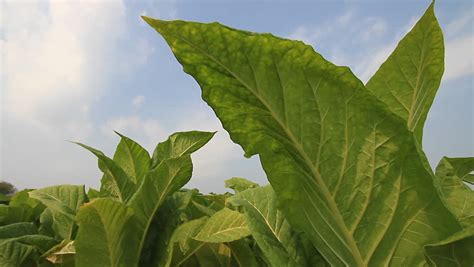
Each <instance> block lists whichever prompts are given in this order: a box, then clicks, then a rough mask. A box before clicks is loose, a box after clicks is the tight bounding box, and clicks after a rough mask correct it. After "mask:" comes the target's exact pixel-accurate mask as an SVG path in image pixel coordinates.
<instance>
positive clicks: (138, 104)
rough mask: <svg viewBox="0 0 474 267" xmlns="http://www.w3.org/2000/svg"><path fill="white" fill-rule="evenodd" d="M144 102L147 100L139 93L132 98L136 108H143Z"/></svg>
mask: <svg viewBox="0 0 474 267" xmlns="http://www.w3.org/2000/svg"><path fill="white" fill-rule="evenodd" d="M144 102H145V97H144V96H142V95H137V96H135V97H134V98H133V99H132V105H133V107H134V108H136V109H139V108H141V107H142V105H143V103H144Z"/></svg>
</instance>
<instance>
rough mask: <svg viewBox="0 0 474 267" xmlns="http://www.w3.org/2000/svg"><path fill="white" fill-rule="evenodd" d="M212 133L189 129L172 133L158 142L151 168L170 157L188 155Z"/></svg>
mask: <svg viewBox="0 0 474 267" xmlns="http://www.w3.org/2000/svg"><path fill="white" fill-rule="evenodd" d="M214 134H215V132H214V133H210V132H200V131H189V132H177V133H174V134H172V135H171V136H170V137H169V138H168V140H166V141H165V142H162V143H159V144H158V145H157V146H156V148H155V151H154V152H153V158H152V164H151V165H152V168H154V167H156V166H158V164H160V162H161V161H163V160H165V159H170V158H178V157H181V156H184V155H189V154H191V153H193V152H195V151H196V150H198V149H199V148H201V147H202V146H204V145H205V144H207V142H209V140H211V138H212V137H213V136H214Z"/></svg>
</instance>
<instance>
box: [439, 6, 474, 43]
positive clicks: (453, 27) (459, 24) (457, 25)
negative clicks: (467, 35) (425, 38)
mask: <svg viewBox="0 0 474 267" xmlns="http://www.w3.org/2000/svg"><path fill="white" fill-rule="evenodd" d="M473 20H474V9H473V8H470V9H469V10H468V11H465V12H464V14H462V15H460V16H456V19H454V20H452V21H451V22H449V23H448V25H447V26H446V31H445V32H446V36H447V37H448V38H451V37H453V36H456V35H459V34H460V33H462V32H463V31H465V30H466V28H467V30H470V31H472V25H473V23H474V21H473Z"/></svg>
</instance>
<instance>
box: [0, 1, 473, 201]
mask: <svg viewBox="0 0 474 267" xmlns="http://www.w3.org/2000/svg"><path fill="white" fill-rule="evenodd" d="M473 3H474V2H472V1H453V0H438V1H436V7H435V9H436V14H437V17H438V19H439V21H440V24H441V27H442V29H443V31H444V34H445V45H446V66H445V68H446V71H445V74H444V77H443V80H442V83H441V87H440V89H439V91H438V95H437V97H436V99H435V101H434V103H433V106H432V108H431V111H430V113H429V115H428V118H427V121H426V124H425V131H424V133H425V135H424V141H423V142H424V144H423V145H424V149H425V152H426V154H427V156H428V159H429V161H430V163H431V165H432V166H435V165H436V163H437V162H438V161H439V160H440V158H441V157H442V156H450V157H461V156H473V155H474V129H473V128H474V118H473V116H474V109H473V105H472V101H473V100H474V97H473V91H474V90H473V88H474V51H473V50H474V4H473ZM429 4H430V2H429V1H401V0H398V1H350V0H349V1H229V0H220V1H217V0H216V1H200V0H194V1H180V0H174V1H173V0H169V1H159V0H158V1H148V0H139V1H127V0H117V1H112V0H104V1H77V0H69V1H67V0H63V1H52V0H49V1H23V0H16V1H0V51H1V63H0V88H1V94H0V103H1V104H0V110H1V116H0V151H1V153H0V180H6V181H8V182H10V183H13V184H14V185H15V186H16V187H17V188H20V189H21V188H39V187H45V186H50V185H56V184H85V185H87V186H90V187H96V188H97V187H99V184H100V177H101V174H100V172H99V170H98V168H97V159H96V158H95V157H94V156H93V155H92V154H90V153H89V152H88V151H86V150H84V149H83V148H80V147H79V146H77V145H74V144H72V143H70V142H67V140H72V141H79V142H82V143H85V144H88V145H90V146H92V147H95V148H97V149H100V150H102V151H103V152H104V153H106V154H107V155H109V156H110V157H112V155H113V152H114V149H115V146H116V145H117V144H118V142H119V137H118V136H117V135H116V134H115V133H114V132H113V131H114V130H116V131H119V132H120V133H122V134H124V135H126V136H128V137H130V138H132V139H134V140H136V141H137V142H138V143H140V144H142V145H143V146H144V147H145V148H146V149H147V150H148V151H149V152H150V153H151V152H152V151H153V149H154V147H155V146H156V144H157V143H158V142H161V141H163V140H165V139H166V138H167V137H168V136H169V135H170V134H172V133H173V132H176V131H187V130H204V131H218V133H217V134H216V136H215V137H214V138H213V139H212V140H211V141H210V143H209V144H208V145H206V146H205V147H204V148H202V149H201V150H200V151H198V152H196V153H195V154H193V163H194V172H193V178H192V179H191V181H190V182H189V183H188V184H187V186H186V187H188V188H193V187H197V188H199V189H200V190H201V191H202V192H223V191H224V180H226V179H228V178H231V177H245V178H248V179H251V180H253V181H256V182H258V183H260V184H266V183H267V181H266V177H265V173H264V172H263V170H262V168H261V167H260V163H259V160H258V157H253V158H250V159H246V158H244V157H243V150H242V149H241V148H240V147H239V146H238V145H235V144H233V143H232V141H231V140H230V138H229V136H228V134H227V132H225V130H223V129H222V127H221V124H220V122H219V121H218V120H217V118H216V117H215V115H214V114H213V112H212V110H211V109H210V108H209V107H208V106H207V105H206V104H205V103H204V102H203V101H202V100H201V97H200V89H199V87H198V85H197V83H196V82H195V81H194V80H193V79H192V78H191V77H190V76H188V75H187V74H185V73H184V72H183V71H182V67H181V66H180V65H179V64H178V62H177V61H176V59H175V58H174V57H173V55H172V53H171V51H170V49H169V47H168V46H167V45H166V43H165V42H164V40H163V39H162V38H161V37H160V36H159V35H158V34H157V33H156V32H155V31H154V30H153V29H151V28H150V27H149V26H148V25H146V24H145V23H144V22H143V21H142V20H141V19H140V15H146V16H150V17H155V18H160V19H165V20H171V19H182V20H190V21H199V22H213V21H218V22H220V23H222V24H225V25H228V26H231V27H234V28H238V29H244V30H249V31H254V32H271V33H273V34H275V35H277V36H281V37H285V38H291V39H298V40H302V41H304V42H305V43H307V44H310V45H312V46H313V47H314V48H315V49H316V51H318V52H319V53H321V54H322V55H323V56H324V57H325V58H326V59H328V60H330V61H332V62H333V63H335V64H337V65H344V66H349V67H350V68H351V69H352V71H353V72H354V73H355V74H356V75H357V76H358V77H359V78H360V79H361V80H362V81H363V82H366V81H367V80H368V79H369V78H370V76H371V75H372V74H374V73H375V71H376V70H377V69H378V67H379V66H380V64H381V63H382V62H383V61H384V60H385V59H386V58H387V57H388V55H389V54H390V52H391V51H392V50H393V49H394V48H395V46H396V44H397V42H398V41H399V40H400V39H401V38H402V37H403V35H404V34H405V33H406V32H408V31H409V30H410V29H411V27H412V26H413V25H414V24H415V23H416V21H417V19H418V18H419V17H421V15H422V14H423V13H424V11H425V9H426V8H427V7H428V5H429Z"/></svg>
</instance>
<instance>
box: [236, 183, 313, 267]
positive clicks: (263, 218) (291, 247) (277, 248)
mask: <svg viewBox="0 0 474 267" xmlns="http://www.w3.org/2000/svg"><path fill="white" fill-rule="evenodd" d="M229 203H231V204H233V205H237V206H243V207H244V214H245V218H246V221H247V224H248V227H249V230H250V232H251V234H252V237H253V238H254V239H255V240H256V241H257V244H258V246H259V247H260V249H261V250H262V252H263V254H264V255H265V256H266V258H267V260H268V262H269V263H270V265H271V266H310V265H309V262H306V259H309V257H306V255H305V253H304V251H303V249H302V244H300V243H299V236H298V234H297V233H296V232H295V231H294V230H293V229H292V228H291V226H290V225H289V223H288V221H287V220H286V219H285V216H284V215H283V213H282V212H281V211H279V210H278V209H277V206H276V205H277V200H276V196H275V193H274V191H273V189H272V188H271V186H269V185H267V186H264V187H258V188H254V189H249V190H245V191H243V192H240V193H238V194H236V195H235V196H234V197H232V198H230V199H229Z"/></svg>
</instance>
